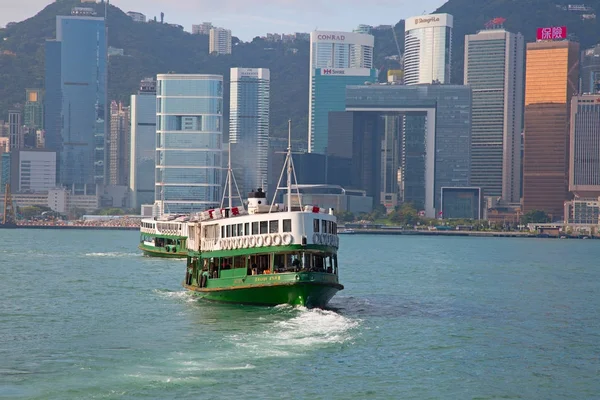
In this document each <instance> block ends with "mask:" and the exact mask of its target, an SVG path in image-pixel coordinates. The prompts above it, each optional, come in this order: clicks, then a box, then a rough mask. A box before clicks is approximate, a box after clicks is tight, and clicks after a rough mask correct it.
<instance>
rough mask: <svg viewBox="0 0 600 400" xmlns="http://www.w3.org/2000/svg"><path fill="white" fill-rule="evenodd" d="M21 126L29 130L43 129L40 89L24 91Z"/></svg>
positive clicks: (42, 107) (42, 103)
mask: <svg viewBox="0 0 600 400" xmlns="http://www.w3.org/2000/svg"><path fill="white" fill-rule="evenodd" d="M25 99H26V100H25V107H24V108H23V125H25V126H26V127H27V128H29V129H31V130H34V131H35V130H36V129H44V101H43V96H42V90H41V89H25Z"/></svg>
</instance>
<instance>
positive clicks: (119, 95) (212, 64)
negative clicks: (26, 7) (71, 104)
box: [0, 0, 600, 139]
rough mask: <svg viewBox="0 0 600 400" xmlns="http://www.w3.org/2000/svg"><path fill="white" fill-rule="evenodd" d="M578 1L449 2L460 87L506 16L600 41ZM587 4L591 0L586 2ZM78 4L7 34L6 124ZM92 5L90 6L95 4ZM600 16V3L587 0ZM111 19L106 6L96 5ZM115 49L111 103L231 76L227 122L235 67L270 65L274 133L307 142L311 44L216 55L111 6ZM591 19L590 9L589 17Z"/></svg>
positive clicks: (530, 29) (385, 46) (513, 26)
mask: <svg viewBox="0 0 600 400" xmlns="http://www.w3.org/2000/svg"><path fill="white" fill-rule="evenodd" d="M569 1H572V0H554V1H548V0H449V1H448V2H447V3H446V4H444V5H443V6H442V7H440V8H439V9H438V10H437V11H436V12H447V13H450V14H452V15H453V16H454V35H453V38H454V39H453V53H452V54H453V74H452V76H453V82H454V83H462V81H463V62H464V60H463V49H464V35H465V34H469V33H475V32H477V31H478V30H480V29H483V28H484V26H485V23H486V21H489V20H491V19H492V18H495V17H503V18H506V22H505V24H504V26H505V28H506V29H507V30H509V31H513V32H521V33H523V34H524V35H525V38H526V41H535V35H536V28H537V27H542V26H555V25H567V26H568V29H569V32H570V35H571V37H572V38H574V39H578V40H579V41H580V42H581V46H582V48H586V47H591V46H593V45H595V44H596V43H597V42H598V41H600V29H599V24H598V22H597V20H596V19H589V20H584V19H582V14H583V13H586V12H583V13H582V12H577V11H568V7H567V5H568V4H570V3H569ZM581 1H584V0H581ZM77 5H80V2H79V1H78V0H57V1H55V2H53V3H51V4H49V5H48V6H47V7H46V8H44V9H43V10H42V11H40V12H39V13H38V14H36V15H35V16H33V17H31V18H29V19H27V20H25V21H22V22H19V23H17V24H14V25H12V26H10V27H8V28H5V29H0V119H6V116H7V111H8V109H9V108H10V107H12V105H13V104H15V103H22V102H23V101H24V96H25V88H29V87H43V86H44V42H45V40H46V39H53V38H54V37H55V29H56V22H55V21H56V19H55V18H56V15H69V14H70V11H71V7H74V6H77ZM88 5H89V4H86V6H88ZM585 5H586V6H589V7H591V8H593V9H594V10H596V11H600V0H585ZM91 6H93V7H96V10H97V13H98V15H104V12H105V11H104V9H105V7H104V4H95V5H94V4H92V5H91ZM107 12H108V18H107V26H108V44H109V46H112V47H116V48H122V49H123V50H124V54H125V55H124V56H112V57H110V60H109V100H112V99H117V100H122V101H124V102H125V103H129V95H130V94H132V93H135V91H136V90H137V86H138V83H139V81H140V79H142V78H144V77H147V76H153V75H156V74H158V73H165V72H169V71H174V72H177V73H215V74H221V75H223V76H224V78H225V79H224V81H225V90H224V104H225V121H227V120H228V115H229V114H228V113H229V110H228V105H229V85H228V80H229V79H228V78H229V68H231V67H263V68H269V69H270V70H271V131H272V134H273V135H274V136H280V137H283V136H285V135H286V133H287V120H288V119H290V118H291V119H292V121H293V124H294V125H293V133H294V137H295V138H302V139H306V134H307V129H308V128H307V122H308V96H309V94H308V90H309V82H308V63H309V45H308V42H302V41H297V42H294V43H273V42H266V41H264V40H262V39H260V38H255V39H254V40H253V41H252V42H250V43H244V42H240V41H239V40H238V39H236V38H234V46H233V54H231V55H225V56H210V55H209V54H208V37H207V36H205V35H192V34H190V33H187V32H184V31H182V30H181V29H179V28H177V27H174V26H171V25H168V24H161V23H157V22H149V23H136V22H133V21H132V20H131V19H130V18H129V17H128V16H127V15H126V14H125V13H123V12H122V11H121V10H120V9H118V8H117V7H114V6H112V5H109V6H108V7H107ZM587 13H588V14H590V12H587ZM394 30H395V32H396V35H397V38H398V44H399V47H400V51H403V50H404V40H403V32H404V21H400V22H398V23H397V24H396V25H395V27H394ZM373 34H374V36H375V66H376V67H377V68H378V69H380V70H381V75H380V76H381V79H382V80H384V79H385V70H386V69H387V68H397V66H398V64H397V62H396V61H393V60H390V59H388V58H386V57H389V56H394V55H397V54H398V48H397V46H396V42H395V40H394V36H393V32H392V30H391V29H386V30H375V31H374V32H373Z"/></svg>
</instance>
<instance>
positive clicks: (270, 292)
mask: <svg viewBox="0 0 600 400" xmlns="http://www.w3.org/2000/svg"><path fill="white" fill-rule="evenodd" d="M184 288H186V289H188V290H191V291H193V292H194V293H195V294H196V295H198V296H199V297H201V298H203V299H206V300H211V301H218V302H224V303H237V304H251V305H260V306H275V305H279V304H290V305H293V306H304V307H308V308H322V307H325V306H326V305H327V303H328V302H329V300H331V298H332V297H333V296H335V294H336V293H337V292H338V291H339V290H341V289H343V286H342V285H340V284H331V283H320V282H319V283H314V282H293V283H282V284H274V285H263V286H253V287H234V288H215V289H207V288H199V287H197V286H192V285H185V284H184Z"/></svg>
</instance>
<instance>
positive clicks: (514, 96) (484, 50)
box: [465, 29, 525, 203]
mask: <svg viewBox="0 0 600 400" xmlns="http://www.w3.org/2000/svg"><path fill="white" fill-rule="evenodd" d="M524 75H525V41H524V39H523V36H522V35H521V34H520V33H517V34H515V33H510V32H507V31H505V30H504V29H490V30H484V31H480V32H478V33H477V34H476V35H467V36H465V85H469V86H471V89H472V90H473V113H472V123H471V140H472V142H471V185H472V186H477V187H480V188H482V189H483V195H484V196H491V197H495V198H498V197H502V199H503V200H504V201H506V202H510V203H518V202H519V201H520V198H521V126H522V123H523V101H524V100H523V96H524V90H523V89H524V84H525V79H524Z"/></svg>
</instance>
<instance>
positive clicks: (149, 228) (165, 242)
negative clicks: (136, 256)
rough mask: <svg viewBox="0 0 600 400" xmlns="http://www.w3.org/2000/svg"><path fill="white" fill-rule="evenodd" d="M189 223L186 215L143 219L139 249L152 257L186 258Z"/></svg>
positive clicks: (188, 217)
mask: <svg viewBox="0 0 600 400" xmlns="http://www.w3.org/2000/svg"><path fill="white" fill-rule="evenodd" d="M188 221H190V216H185V215H178V216H168V215H167V216H163V217H161V218H158V219H153V218H144V219H142V222H141V224H140V244H139V246H138V248H139V249H140V250H142V252H144V255H147V256H151V257H166V258H186V257H187V236H188Z"/></svg>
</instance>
